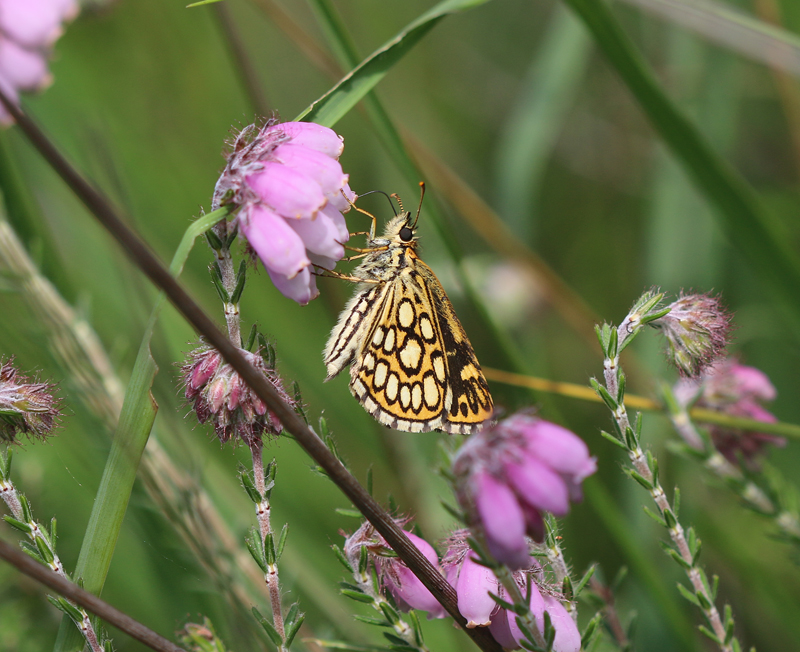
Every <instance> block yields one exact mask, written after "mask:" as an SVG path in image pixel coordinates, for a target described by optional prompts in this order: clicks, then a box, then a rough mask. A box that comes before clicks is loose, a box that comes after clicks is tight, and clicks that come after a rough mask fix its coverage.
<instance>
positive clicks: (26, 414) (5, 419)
mask: <svg viewBox="0 0 800 652" xmlns="http://www.w3.org/2000/svg"><path fill="white" fill-rule="evenodd" d="M13 362H14V359H13V358H11V359H10V360H7V361H5V362H2V363H0V440H3V441H5V442H8V443H16V442H17V435H19V434H25V435H28V436H29V437H39V438H40V439H44V438H45V437H47V436H48V435H49V434H50V433H51V432H52V430H53V428H54V427H55V426H56V424H57V422H58V419H59V417H60V416H61V411H60V407H61V406H60V403H59V400H58V399H57V398H55V397H54V396H53V392H54V391H55V388H56V386H55V385H52V384H50V383H29V382H28V379H27V378H26V377H25V376H23V375H21V374H20V373H19V372H18V371H17V369H16V368H15V367H14V366H13Z"/></svg>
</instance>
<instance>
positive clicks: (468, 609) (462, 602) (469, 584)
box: [456, 553, 498, 629]
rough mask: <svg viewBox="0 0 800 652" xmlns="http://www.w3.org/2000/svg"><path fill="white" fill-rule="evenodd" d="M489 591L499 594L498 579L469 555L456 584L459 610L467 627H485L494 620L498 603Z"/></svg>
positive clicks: (465, 559) (463, 563)
mask: <svg viewBox="0 0 800 652" xmlns="http://www.w3.org/2000/svg"><path fill="white" fill-rule="evenodd" d="M489 591H491V592H492V593H494V594H495V595H496V594H497V579H496V578H495V576H494V573H493V572H492V571H491V570H489V569H488V568H486V566H481V565H480V564H478V563H476V562H475V561H473V559H472V554H471V553H467V556H466V557H464V561H463V562H462V564H461V570H460V572H459V574H458V582H457V583H456V594H457V596H458V610H459V611H460V612H461V615H462V616H464V618H466V619H467V627H468V628H470V629H471V628H473V627H485V626H486V625H489V624H490V623H491V620H492V614H493V613H494V612H496V611H497V610H498V606H497V603H496V602H495V601H494V600H493V599H492V597H491V596H490V595H489Z"/></svg>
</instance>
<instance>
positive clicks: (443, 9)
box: [295, 0, 487, 127]
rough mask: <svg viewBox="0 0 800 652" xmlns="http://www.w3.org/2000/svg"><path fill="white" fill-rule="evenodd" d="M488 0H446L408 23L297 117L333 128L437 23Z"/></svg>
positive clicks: (297, 118)
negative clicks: (449, 15)
mask: <svg viewBox="0 0 800 652" xmlns="http://www.w3.org/2000/svg"><path fill="white" fill-rule="evenodd" d="M485 2H487V0H444V1H443V2H440V3H439V4H438V5H436V6H435V7H433V8H432V9H430V10H429V11H427V12H426V13H424V14H422V16H420V17H419V18H417V19H416V20H415V21H413V22H412V23H410V24H409V25H408V26H406V27H405V28H404V29H403V30H402V31H401V32H400V33H399V34H397V36H395V37H394V38H392V39H391V40H389V41H387V42H386V43H384V44H383V45H382V46H381V47H380V48H378V49H377V50H376V51H375V52H373V53H372V54H371V55H369V56H368V57H367V58H366V59H364V61H362V62H361V63H360V64H359V65H358V66H357V67H356V68H355V69H354V70H353V71H351V72H350V73H349V74H347V75H346V76H345V77H344V78H343V79H342V80H341V81H340V82H339V83H338V84H336V86H334V87H333V88H332V89H331V90H329V91H328V92H327V93H326V94H325V95H323V96H322V97H321V98H319V99H318V100H317V101H316V102H314V103H313V104H312V105H311V106H309V107H308V108H307V109H306V110H305V111H303V112H302V113H301V114H300V115H298V116H297V117H296V118H295V120H304V121H306V122H316V123H318V124H321V125H325V126H326V127H332V126H333V125H335V124H336V122H338V121H339V119H340V118H341V117H342V116H344V115H345V114H346V113H347V112H348V111H349V110H350V109H352V108H353V107H354V106H355V105H356V104H357V103H358V102H359V100H361V99H362V98H363V97H364V96H365V95H366V94H367V93H369V92H370V91H371V90H372V89H373V88H374V87H375V85H376V84H377V83H378V82H379V81H380V80H381V79H383V77H384V76H385V75H386V73H387V72H389V70H391V68H392V67H393V66H394V65H395V64H396V63H397V62H398V61H400V60H401V59H402V58H403V57H404V56H405V55H406V54H407V53H408V52H409V51H410V50H411V49H412V48H413V47H414V46H415V45H416V44H417V43H418V42H419V41H420V40H421V39H422V37H423V36H425V35H426V34H427V33H428V32H429V31H430V30H431V29H433V28H434V27H435V26H436V24H437V23H438V22H439V21H440V20H441V19H442V18H444V17H445V16H447V15H448V14H454V13H457V12H459V11H464V10H466V9H471V8H472V7H477V6H479V5H482V4H484V3H485Z"/></svg>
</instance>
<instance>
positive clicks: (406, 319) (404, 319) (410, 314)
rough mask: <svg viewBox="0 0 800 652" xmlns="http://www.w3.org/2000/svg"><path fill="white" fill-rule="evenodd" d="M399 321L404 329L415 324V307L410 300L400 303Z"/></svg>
mask: <svg viewBox="0 0 800 652" xmlns="http://www.w3.org/2000/svg"><path fill="white" fill-rule="evenodd" d="M397 321H399V322H400V325H401V326H402V327H403V328H409V327H410V326H411V324H413V323H414V306H413V305H412V304H411V302H410V301H409V300H408V299H405V300H403V301H401V302H400V307H399V308H398V310H397Z"/></svg>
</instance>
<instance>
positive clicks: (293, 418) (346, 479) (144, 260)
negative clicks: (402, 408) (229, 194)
mask: <svg viewBox="0 0 800 652" xmlns="http://www.w3.org/2000/svg"><path fill="white" fill-rule="evenodd" d="M0 102H1V103H2V104H3V105H4V106H5V107H6V110H8V112H9V113H10V114H11V116H12V117H13V118H14V120H15V122H16V123H17V125H18V126H19V127H20V128H21V129H22V131H23V132H24V133H25V135H26V136H27V138H28V139H29V140H30V142H31V144H33V146H34V147H35V148H36V149H37V150H38V151H39V153H40V154H41V155H42V156H43V157H44V158H45V160H46V161H47V162H48V164H49V165H50V166H51V167H52V168H53V169H54V170H55V171H56V173H58V174H59V175H60V176H61V177H62V179H63V180H64V181H65V182H66V183H67V185H68V186H69V187H70V189H72V191H73V192H74V193H75V194H76V195H77V196H78V198H79V199H80V200H81V201H82V202H83V203H84V205H85V206H86V207H87V208H88V209H89V211H90V212H91V213H92V214H93V215H94V216H95V217H96V218H97V220H98V221H99V222H100V223H101V224H102V226H103V227H104V228H105V229H107V230H108V231H109V233H110V234H111V235H112V236H113V237H114V238H115V239H116V240H117V241H118V242H119V244H120V245H121V246H122V247H123V249H124V250H125V252H126V253H127V254H128V255H129V256H130V258H131V259H132V260H133V261H134V262H135V264H136V265H137V266H138V267H139V268H140V269H141V270H142V272H144V274H145V275H147V277H148V278H149V279H150V281H151V282H152V283H153V284H154V285H156V286H157V287H159V288H160V289H162V290H163V291H164V293H165V295H166V296H167V297H168V298H169V300H170V302H171V303H172V304H173V305H174V306H175V307H176V308H177V310H178V311H179V312H180V313H181V314H182V315H183V316H184V318H185V319H186V320H187V321H188V322H189V323H190V324H192V326H194V328H195V329H196V330H197V331H198V332H199V333H201V334H202V335H203V336H204V337H205V338H206V339H207V341H208V342H209V344H210V345H211V346H213V347H214V348H216V349H217V350H218V351H219V352H220V355H222V357H223V358H224V359H225V361H226V362H227V363H228V364H230V365H231V366H232V367H233V368H234V369H235V370H236V371H237V372H238V373H239V375H240V376H241V377H242V379H243V380H244V381H245V382H246V383H247V385H249V386H250V388H251V389H252V390H253V391H254V393H255V394H256V395H257V396H258V397H259V398H260V399H261V400H262V401H264V402H265V403H266V404H267V406H269V408H270V409H271V410H272V411H273V413H274V414H275V416H276V417H277V418H278V420H279V421H280V422H281V424H283V426H284V428H285V429H286V431H287V432H289V433H291V434H292V435H294V438H295V440H296V441H297V442H298V444H300V446H301V447H302V448H303V449H304V450H305V451H306V452H307V453H308V454H309V455H310V456H311V457H312V458H313V459H314V460H315V461H316V462H317V463H318V464H319V465H320V466H321V467H322V469H323V470H324V471H325V472H326V473H327V474H328V476H329V477H330V478H331V480H332V481H333V482H334V483H335V484H336V485H337V486H338V487H339V489H340V490H341V491H342V492H343V493H344V494H345V496H347V497H348V498H349V499H350V500H351V501H352V502H353V504H354V505H355V506H356V507H357V508H358V510H359V511H360V512H361V513H362V514H363V515H364V516H365V517H366V518H367V520H369V521H370V523H372V524H373V525H374V526H375V529H376V530H378V532H379V533H380V534H381V535H382V536H383V537H384V539H386V541H387V543H388V544H389V545H390V546H391V548H392V550H394V551H395V552H396V553H397V555H398V556H399V557H400V558H401V559H402V560H403V561H404V562H405V563H406V565H407V566H408V567H409V569H410V570H411V571H412V572H413V573H414V574H415V575H416V576H417V577H418V578H419V580H420V581H421V582H422V583H423V585H424V586H425V587H426V588H427V589H428V590H429V591H430V592H431V593H432V594H433V596H434V597H435V598H436V599H437V600H438V601H439V602H440V603H441V604H442V605H443V606H444V607H445V609H446V610H447V613H449V614H450V615H451V616H452V617H453V619H454V620H455V622H456V623H458V625H459V626H460V627H461V628H462V629H464V630H465V631H466V633H467V635H468V636H469V637H470V638H472V640H473V641H474V642H475V644H476V645H478V647H480V648H481V649H482V650H485V651H487V652H488V651H490V650H491V651H492V652H498V651H499V650H500V649H501V648H500V646H499V645H498V644H497V642H496V641H495V640H494V639H493V638H492V636H491V634H490V633H489V632H484V631H480V628H475V629H467V627H466V620H465V619H464V617H463V616H462V615H461V613H460V612H459V611H458V603H457V600H456V593H455V589H453V587H452V586H450V585H449V584H448V583H447V581H446V580H445V578H444V577H442V576H441V574H440V573H438V572H437V570H436V569H435V568H434V566H433V564H431V563H430V561H429V560H428V559H426V558H425V556H424V555H423V554H422V553H421V552H420V551H419V550H418V549H417V547H416V546H415V545H414V544H413V543H411V541H409V539H408V537H406V536H405V534H403V531H402V529H401V528H400V527H399V526H398V525H397V524H396V523H395V522H394V519H393V518H392V516H391V515H390V514H389V513H388V512H387V511H386V510H385V509H383V508H382V507H381V506H380V505H379V504H378V502H377V501H376V500H375V499H374V498H373V497H372V496H370V495H369V492H367V490H366V489H365V488H364V487H363V486H361V484H360V483H359V482H358V480H356V478H354V477H353V475H352V474H351V473H350V472H349V471H348V470H347V469H346V468H345V467H344V465H343V464H342V463H341V462H340V461H339V460H338V459H337V458H336V456H335V455H334V454H333V453H332V452H331V451H330V450H329V449H328V447H327V446H326V445H325V442H323V441H322V439H320V437H319V436H318V435H317V434H316V433H315V432H314V431H313V430H311V429H310V428H309V427H308V425H307V424H306V423H305V421H303V420H302V419H301V418H300V417H299V416H298V415H297V414H296V413H295V411H294V410H293V409H292V407H291V406H289V405H288V404H286V403H284V402H283V400H282V399H281V397H280V396H279V395H278V392H277V390H276V389H274V388H273V387H272V385H271V384H270V383H269V381H268V380H267V379H266V378H265V377H264V376H263V374H262V373H261V372H259V371H258V370H257V369H256V368H255V367H254V366H253V365H252V364H251V363H250V362H249V361H248V360H247V359H246V358H245V356H244V355H243V354H242V352H241V351H240V350H239V349H238V347H236V346H234V345H233V344H232V343H231V342H230V341H229V340H228V338H227V337H226V336H225V335H224V334H223V333H222V332H221V331H220V330H219V328H217V325H216V324H215V323H214V321H213V320H212V319H211V318H210V317H209V316H208V315H206V314H205V312H204V311H203V310H202V308H200V306H199V305H198V304H197V302H196V301H194V299H192V298H191V297H190V296H189V294H188V293H187V292H186V291H185V290H184V289H183V287H182V286H181V285H180V284H179V283H178V282H177V281H176V280H175V278H173V276H172V275H171V274H170V273H169V271H168V270H167V268H166V267H165V266H164V265H163V264H162V263H161V262H160V261H159V260H158V259H157V258H156V257H155V255H154V254H153V253H152V251H151V250H150V248H149V247H148V246H147V245H146V244H145V243H144V241H143V240H141V239H140V238H139V236H138V235H136V234H135V233H134V232H133V231H132V230H131V229H130V228H129V227H128V226H127V224H126V223H125V221H124V220H122V219H121V218H120V216H119V215H118V214H117V211H116V210H115V209H114V208H113V207H112V206H111V204H110V202H109V201H108V200H107V199H106V198H105V197H104V196H103V195H102V194H101V193H99V192H98V191H97V190H95V188H93V187H92V186H91V185H90V184H89V183H88V182H87V181H86V179H84V178H83V177H82V176H81V175H80V174H79V173H78V172H77V171H76V170H75V169H74V168H73V167H72V166H71V165H70V164H69V163H68V162H67V160H66V159H65V158H64V157H63V156H62V155H61V153H60V152H59V151H58V150H57V149H56V147H55V146H54V145H53V144H52V143H51V142H50V140H49V139H48V138H47V137H46V136H45V135H44V133H43V132H42V131H41V129H39V127H38V126H36V125H35V124H34V122H33V121H32V120H31V119H30V118H28V117H27V116H26V115H25V114H24V113H23V112H22V111H21V110H20V109H19V107H18V106H17V105H16V104H15V103H14V102H13V101H11V100H10V99H9V98H8V96H7V95H6V94H5V93H3V91H2V89H0Z"/></svg>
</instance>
